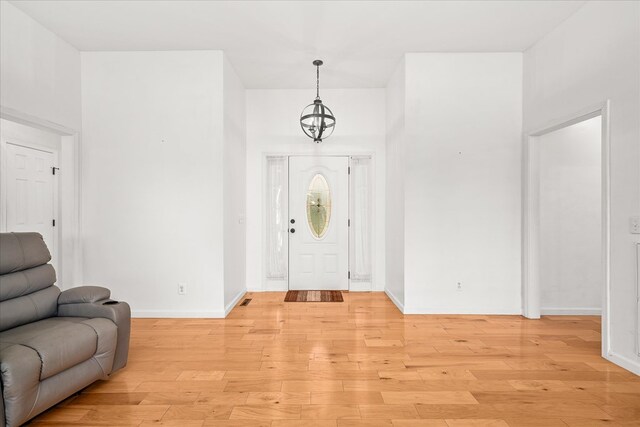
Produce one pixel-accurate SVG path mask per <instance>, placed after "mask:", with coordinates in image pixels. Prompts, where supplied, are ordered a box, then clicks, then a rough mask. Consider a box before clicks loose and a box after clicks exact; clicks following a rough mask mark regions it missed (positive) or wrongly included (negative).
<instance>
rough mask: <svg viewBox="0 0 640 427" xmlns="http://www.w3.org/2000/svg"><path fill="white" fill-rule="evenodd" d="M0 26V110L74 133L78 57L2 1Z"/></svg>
mask: <svg viewBox="0 0 640 427" xmlns="http://www.w3.org/2000/svg"><path fill="white" fill-rule="evenodd" d="M0 20H1V21H0V87H1V88H2V90H0V104H1V105H2V108H3V109H5V108H9V109H12V110H17V111H19V112H21V113H23V114H25V115H31V116H34V117H37V118H39V119H41V120H47V121H50V122H52V123H56V124H58V125H62V126H66V127H68V128H71V129H74V130H79V129H80V124H81V118H80V117H81V113H80V53H79V52H78V51H77V50H76V49H75V48H74V47H72V46H71V45H69V44H68V43H66V42H65V41H63V40H62V39H61V38H59V37H58V36H56V35H55V34H53V33H52V32H50V31H49V30H47V29H45V28H44V27H43V26H42V25H40V24H39V23H37V22H36V21H34V20H33V19H32V18H31V17H29V16H28V15H26V14H25V13H24V12H22V11H21V10H19V9H17V8H16V7H15V6H13V5H12V4H11V3H9V2H7V1H2V2H0Z"/></svg>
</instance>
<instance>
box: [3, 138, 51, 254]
mask: <svg viewBox="0 0 640 427" xmlns="http://www.w3.org/2000/svg"><path fill="white" fill-rule="evenodd" d="M6 154H7V159H6V165H7V171H6V175H4V176H5V177H6V180H7V183H6V187H5V188H6V191H7V193H6V214H5V220H6V223H5V229H6V230H7V231H15V232H24V231H36V232H38V233H40V234H42V237H43V238H44V241H45V243H46V244H47V247H48V248H49V252H51V255H52V257H54V261H55V251H54V250H55V246H54V231H53V230H54V225H53V220H54V218H55V212H54V203H53V201H54V192H53V185H54V181H53V178H54V177H53V174H52V169H51V168H52V167H53V166H54V156H53V153H50V152H47V151H42V150H37V149H35V148H28V147H23V146H21V145H16V144H12V143H7V144H6Z"/></svg>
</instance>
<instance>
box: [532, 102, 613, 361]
mask: <svg viewBox="0 0 640 427" xmlns="http://www.w3.org/2000/svg"><path fill="white" fill-rule="evenodd" d="M609 114H610V102H609V100H607V101H605V102H603V103H600V104H597V105H594V106H591V107H587V108H585V109H583V110H581V111H577V112H575V113H574V114H572V115H571V116H569V117H565V118H562V119H559V120H555V121H553V122H551V123H549V124H548V125H546V126H544V127H541V128H539V129H535V130H534V131H531V132H528V133H526V135H525V137H524V150H523V183H522V190H523V197H522V203H523V206H522V208H523V209H522V214H523V218H522V231H523V232H522V310H523V316H524V317H527V318H529V319H539V318H540V282H539V274H538V273H539V268H540V266H539V259H538V254H539V250H540V230H539V220H540V215H539V214H540V213H539V194H538V191H539V188H538V183H539V176H540V170H539V164H538V145H539V143H538V141H539V138H540V137H541V136H543V135H546V134H549V133H551V132H554V131H557V130H560V129H563V128H566V127H568V126H571V125H574V124H576V123H580V122H582V121H585V120H588V119H591V118H594V117H597V116H600V117H601V119H602V125H601V126H602V127H601V153H602V154H601V204H602V219H601V221H602V250H601V260H602V282H603V288H602V356H603V357H605V358H608V356H609V355H610V344H609V336H610V326H609V325H610V318H609V317H610V312H611V308H610V277H611V274H610V258H611V256H610V253H611V249H610V248H611V244H610V236H611V225H610V206H611V196H610V182H611V172H610V117H609Z"/></svg>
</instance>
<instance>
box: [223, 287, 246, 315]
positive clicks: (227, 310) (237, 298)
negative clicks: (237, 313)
mask: <svg viewBox="0 0 640 427" xmlns="http://www.w3.org/2000/svg"><path fill="white" fill-rule="evenodd" d="M246 293H247V291H246V290H244V289H243V290H241V291H240V292H238V294H237V295H236V296H235V297H233V299H232V300H231V302H230V303H229V304H227V306H226V307H225V308H224V317H227V316H228V315H229V313H231V310H233V307H235V306H236V304H238V302H239V301H240V299H241V298H242V297H243V296H245V294H246Z"/></svg>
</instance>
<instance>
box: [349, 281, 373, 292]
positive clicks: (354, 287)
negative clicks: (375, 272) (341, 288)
mask: <svg viewBox="0 0 640 427" xmlns="http://www.w3.org/2000/svg"><path fill="white" fill-rule="evenodd" d="M371 290H372V289H371V282H355V281H353V280H352V281H351V282H350V283H349V292H371Z"/></svg>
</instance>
